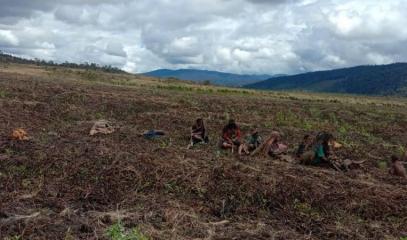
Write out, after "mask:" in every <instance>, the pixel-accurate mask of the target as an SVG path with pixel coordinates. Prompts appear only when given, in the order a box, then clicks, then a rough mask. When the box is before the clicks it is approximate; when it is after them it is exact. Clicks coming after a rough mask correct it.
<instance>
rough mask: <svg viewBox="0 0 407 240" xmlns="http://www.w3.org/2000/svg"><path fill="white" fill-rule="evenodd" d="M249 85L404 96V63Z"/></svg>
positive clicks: (406, 80) (406, 87)
mask: <svg viewBox="0 0 407 240" xmlns="http://www.w3.org/2000/svg"><path fill="white" fill-rule="evenodd" d="M247 87H248V88H254V89H264V90H266V89H269V90H296V91H310V92H329V93H347V94H363V95H397V96H407V63H396V64H390V65H381V66H360V67H353V68H346V69H337V70H331V71H322V72H311V73H305V74H299V75H294V76H286V77H278V78H272V79H269V80H266V81H262V82H258V83H254V84H250V85H247Z"/></svg>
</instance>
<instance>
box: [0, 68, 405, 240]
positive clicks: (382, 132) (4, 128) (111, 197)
mask: <svg viewBox="0 0 407 240" xmlns="http://www.w3.org/2000/svg"><path fill="white" fill-rule="evenodd" d="M5 69H6V70H5ZM10 69H14V70H13V71H11V70H10ZM0 73H1V75H0V156H1V159H2V160H1V161H0V188H1V192H0V239H7V238H10V239H12V237H21V238H22V239H105V238H106V234H105V233H106V230H107V229H108V228H109V227H110V226H112V225H113V224H115V223H116V222H117V221H119V220H120V221H121V222H122V224H123V225H124V226H125V227H126V228H127V229H131V228H136V227H137V228H138V229H140V231H141V232H142V233H143V234H144V235H147V236H149V237H150V238H152V239H400V238H401V237H403V236H406V234H407V206H406V204H405V203H406V202H407V188H406V184H407V182H406V181H405V180H401V179H398V178H395V177H391V176H388V175H387V171H386V169H384V168H383V164H381V163H382V162H383V161H387V159H388V157H389V156H390V155H391V154H393V153H395V152H399V151H403V146H406V145H407V138H406V136H407V130H406V129H407V128H406V127H407V120H406V119H407V118H406V117H407V110H406V108H405V103H404V100H401V101H399V100H398V99H384V98H363V97H354V96H329V97H328V96H326V95H311V94H304V93H274V92H271V93H266V92H253V91H246V90H241V89H228V88H216V87H212V86H200V85H194V84H189V83H184V82H171V83H165V82H163V81H160V80H157V79H151V78H144V77H140V76H132V75H126V74H105V73H101V72H91V73H86V72H85V73H84V71H79V72H78V71H77V70H72V69H60V68H57V69H41V68H37V67H31V66H8V67H7V68H1V67H0ZM23 73H24V74H23ZM197 117H204V118H205V119H206V121H207V124H208V129H209V131H210V138H211V140H212V141H211V144H210V145H208V146H201V147H198V148H195V149H193V150H187V149H186V146H187V144H188V132H189V129H188V128H189V126H190V125H191V124H192V122H193V121H194V119H195V118H197ZM229 117H233V118H235V119H236V120H237V121H238V122H239V123H240V124H241V126H242V128H243V130H244V131H247V130H248V129H249V128H250V126H252V125H257V126H259V129H260V131H261V133H262V134H263V135H267V134H268V133H270V132H271V131H272V130H279V131H281V132H282V133H283V134H284V141H285V142H287V143H288V144H289V145H290V150H291V151H293V150H294V148H295V146H296V144H297V143H298V142H299V141H300V139H301V137H302V135H303V134H305V133H309V132H315V131H318V130H329V131H332V132H333V133H334V134H335V135H336V136H337V137H338V140H339V141H340V142H342V143H344V145H345V147H344V149H342V150H341V151H340V152H338V154H339V155H340V156H342V157H344V158H345V157H347V158H352V159H355V160H366V161H367V162H366V163H365V165H364V167H363V168H362V169H359V170H353V171H350V172H347V173H341V172H336V171H333V170H330V169H320V168H312V167H304V166H301V165H298V164H296V163H288V162H284V161H279V160H272V159H266V158H263V157H256V158H241V159H239V158H238V157H236V156H234V155H232V154H230V153H227V152H222V151H219V149H218V148H217V147H216V141H217V139H218V135H219V130H220V129H221V128H222V125H223V124H224V123H225V122H226V120H227V119H228V118H229ZM100 118H104V119H108V120H110V121H111V122H113V124H114V125H115V126H116V127H117V131H116V132H115V133H113V134H111V135H107V136H96V137H90V136H88V132H89V129H90V127H91V126H92V123H93V121H95V120H97V119H100ZM18 127H22V128H24V129H26V130H27V131H28V133H29V134H30V136H32V137H33V140H31V141H28V142H14V141H11V140H9V138H8V135H9V134H10V132H11V131H12V129H14V128H18ZM150 128H157V129H163V130H166V131H167V132H169V135H168V136H166V137H164V138H162V139H157V140H152V141H148V140H145V139H143V138H142V137H140V136H139V133H140V132H141V131H143V130H146V129H150ZM380 166H382V168H380Z"/></svg>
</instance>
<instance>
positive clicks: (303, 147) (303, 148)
mask: <svg viewBox="0 0 407 240" xmlns="http://www.w3.org/2000/svg"><path fill="white" fill-rule="evenodd" d="M311 144H312V143H311V136H310V135H308V134H307V135H305V136H304V139H303V141H302V142H301V143H300V145H299V146H298V149H297V152H296V153H295V156H296V157H297V159H300V158H301V156H302V155H303V154H304V153H305V152H307V151H309V150H310V147H311Z"/></svg>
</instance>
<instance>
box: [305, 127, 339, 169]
mask: <svg viewBox="0 0 407 240" xmlns="http://www.w3.org/2000/svg"><path fill="white" fill-rule="evenodd" d="M333 141H334V137H333V135H332V134H330V133H324V132H323V133H320V134H318V135H317V137H316V144H315V148H314V153H315V155H314V159H313V160H312V161H311V165H320V164H323V163H328V162H329V156H330V154H331V147H330V143H331V142H333Z"/></svg>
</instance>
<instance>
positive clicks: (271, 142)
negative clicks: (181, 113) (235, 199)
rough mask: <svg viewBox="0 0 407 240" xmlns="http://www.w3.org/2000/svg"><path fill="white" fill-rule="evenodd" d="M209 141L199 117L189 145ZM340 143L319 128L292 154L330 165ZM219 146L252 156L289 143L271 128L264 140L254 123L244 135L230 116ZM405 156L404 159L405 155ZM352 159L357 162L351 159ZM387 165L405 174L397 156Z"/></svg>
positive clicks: (282, 150)
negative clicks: (283, 140) (284, 141)
mask: <svg viewBox="0 0 407 240" xmlns="http://www.w3.org/2000/svg"><path fill="white" fill-rule="evenodd" d="M208 142H209V138H208V136H207V130H206V128H205V124H204V121H203V119H202V118H199V119H197V120H196V122H195V124H194V125H193V126H192V128H191V143H190V145H189V146H188V148H191V147H193V146H194V145H196V144H200V143H204V144H207V143H208ZM341 146H342V145H341V144H339V143H337V142H336V141H335V138H334V136H333V135H332V134H330V133H327V132H320V133H318V134H317V135H315V136H311V135H305V136H304V138H303V141H302V142H301V143H300V144H299V146H298V148H297V150H296V152H295V158H296V160H297V161H298V162H299V163H301V164H304V165H319V166H321V165H326V166H332V164H333V163H334V162H335V160H336V159H337V158H336V156H335V155H334V154H333V150H334V149H337V148H340V147H341ZM219 147H220V148H222V149H230V150H231V151H232V153H233V152H235V151H236V150H237V152H238V154H239V155H251V156H254V155H256V154H258V153H262V154H264V156H271V157H278V156H281V155H283V154H286V153H287V151H288V146H287V145H286V144H284V143H282V141H281V134H280V133H279V132H277V131H273V132H271V134H270V136H269V137H267V138H266V139H265V140H264V141H263V139H262V137H261V136H260V134H259V131H258V130H257V128H255V127H254V128H251V129H250V131H249V132H248V134H247V135H246V136H245V137H244V138H243V137H242V133H241V130H240V127H239V126H238V125H237V124H236V122H235V121H234V120H229V122H228V123H227V124H226V126H224V127H223V129H222V134H221V138H220V141H219ZM405 158H406V159H407V155H406V157H405ZM351 163H357V162H354V161H351ZM334 165H335V164H334ZM390 168H391V173H392V174H393V175H398V176H402V177H406V178H407V174H405V169H404V166H403V164H402V161H401V160H400V159H399V158H397V157H395V156H393V157H392V161H391V162H390Z"/></svg>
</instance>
